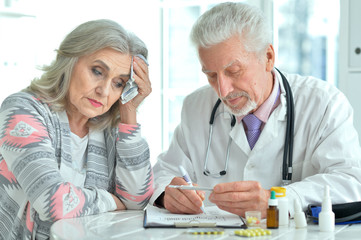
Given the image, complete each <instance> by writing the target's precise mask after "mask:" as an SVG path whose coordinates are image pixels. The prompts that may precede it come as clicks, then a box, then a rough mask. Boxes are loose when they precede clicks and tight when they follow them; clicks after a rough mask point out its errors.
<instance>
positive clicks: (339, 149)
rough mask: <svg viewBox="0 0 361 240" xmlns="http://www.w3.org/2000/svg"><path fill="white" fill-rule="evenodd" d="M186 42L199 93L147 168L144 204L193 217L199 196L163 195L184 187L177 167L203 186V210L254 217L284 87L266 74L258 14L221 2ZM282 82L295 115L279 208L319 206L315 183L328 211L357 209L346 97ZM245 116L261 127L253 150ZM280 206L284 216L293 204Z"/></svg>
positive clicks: (270, 61)
mask: <svg viewBox="0 0 361 240" xmlns="http://www.w3.org/2000/svg"><path fill="white" fill-rule="evenodd" d="M191 39H192V41H193V43H194V44H195V46H196V48H197V50H198V54H199V60H200V63H201V66H202V71H203V73H204V74H205V75H206V76H207V78H208V81H209V86H205V87H202V88H200V89H198V90H196V91H195V92H193V93H191V94H190V95H189V96H187V97H186V98H185V100H184V103H183V108H182V112H181V123H180V124H179V126H178V127H177V128H176V130H175V132H174V136H173V140H172V142H171V144H170V146H169V149H168V150H167V151H166V152H164V153H162V154H161V155H160V156H159V159H158V162H157V163H156V165H155V166H154V174H155V191H154V194H153V197H152V199H151V202H153V203H154V204H155V205H159V206H164V207H165V208H166V209H168V210H169V211H170V212H173V213H200V212H201V210H200V207H201V205H202V200H203V199H204V194H205V193H204V192H202V191H197V192H195V191H190V190H180V189H174V188H169V187H168V185H169V184H171V185H187V183H186V182H185V181H184V180H183V178H182V177H181V176H180V173H179V170H178V166H179V165H182V166H183V167H184V168H185V169H186V171H187V172H188V173H189V175H190V177H191V180H192V181H193V183H195V184H198V185H200V186H208V187H213V191H212V193H211V194H210V195H209V196H207V198H206V199H205V202H204V203H205V205H207V204H212V203H213V204H216V205H217V206H218V207H219V208H221V209H223V210H226V211H229V212H231V213H235V214H238V215H240V216H244V215H245V211H247V210H259V211H261V212H262V217H263V218H264V217H266V209H267V207H268V204H267V201H268V198H269V197H270V188H271V187H272V186H280V185H282V162H283V161H282V160H283V152H284V145H285V134H286V125H287V124H286V123H287V121H286V119H287V107H286V102H287V101H286V93H285V85H284V84H283V82H282V78H281V76H280V73H279V72H278V71H277V70H275V68H274V66H275V52H274V49H273V46H272V44H271V33H270V30H269V28H268V27H267V24H266V22H265V19H264V17H263V15H262V13H261V11H260V10H259V9H257V8H255V7H252V6H249V5H246V4H243V3H221V4H219V5H216V6H215V7H213V8H212V9H210V10H208V11H207V12H205V13H204V14H203V15H202V16H201V17H200V18H199V19H198V21H197V22H196V23H195V25H194V26H193V29H192V32H191ZM281 72H282V70H281ZM283 74H284V75H285V77H286V79H287V80H288V82H289V84H290V86H291V90H292V93H293V97H294V107H295V108H294V113H295V119H294V146H293V174H292V179H291V183H290V184H288V185H286V186H285V188H286V189H287V197H288V198H289V202H290V203H293V200H294V199H297V200H298V201H299V202H300V203H301V205H302V207H303V209H305V208H306V207H307V205H308V204H320V203H321V202H322V198H323V189H324V186H325V185H329V186H330V196H331V200H332V203H333V204H336V203H344V202H350V201H360V200H361V168H360V162H361V151H360V146H359V141H358V135H357V132H356V130H355V128H354V126H353V109H352V107H351V106H350V104H349V102H348V101H347V99H346V97H345V96H344V95H343V94H342V93H341V92H340V91H339V90H338V89H336V88H335V87H334V86H332V85H330V84H328V83H327V82H325V81H322V80H320V79H316V78H313V77H303V76H299V75H295V74H286V73H284V72H283ZM218 98H220V99H221V104H220V105H219V107H218V109H217V112H216V116H215V120H214V126H213V134H212V142H211V145H210V147H209V155H208V160H207V161H206V153H207V145H208V139H209V137H210V136H209V121H210V116H211V112H212V109H213V108H214V105H215V103H216V102H217V99H218ZM232 114H233V115H235V118H236V122H235V125H234V127H233V128H231V121H232V116H231V115H232ZM250 114H253V115H250ZM255 117H256V118H257V119H258V120H260V122H261V123H260V129H259V131H260V135H259V137H258V139H257V140H256V142H255V143H254V142H249V141H248V140H247V137H250V136H248V135H252V134H253V133H254V132H252V131H253V130H251V132H250V133H249V134H248V130H250V129H249V128H250V127H247V125H246V123H245V122H246V118H253V119H254V118H255ZM257 119H256V120H254V121H258V120H257ZM256 135H257V134H256ZM229 140H231V141H229ZM253 141H254V140H253ZM228 144H230V145H229V147H228ZM227 149H229V159H228V160H227ZM226 164H228V167H227V169H226ZM225 169H226V173H224V170H225ZM205 170H208V173H207V174H204V171H205ZM222 171H223V172H222ZM289 205H290V206H289V207H290V208H289V212H290V214H291V217H292V216H293V214H294V210H293V204H289Z"/></svg>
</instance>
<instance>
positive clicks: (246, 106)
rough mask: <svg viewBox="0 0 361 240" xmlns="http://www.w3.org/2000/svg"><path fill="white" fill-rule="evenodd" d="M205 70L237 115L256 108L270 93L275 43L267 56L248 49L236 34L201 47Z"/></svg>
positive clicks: (200, 52) (224, 101)
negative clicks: (214, 43) (250, 51)
mask: <svg viewBox="0 0 361 240" xmlns="http://www.w3.org/2000/svg"><path fill="white" fill-rule="evenodd" d="M198 52H199V58H200V62H201V65H202V71H203V72H204V73H205V74H206V76H207V78H208V82H209V84H210V85H211V86H212V87H213V89H214V90H215V91H216V92H217V94H218V96H219V98H220V99H221V100H222V102H223V103H224V104H225V106H226V107H227V108H228V109H229V110H230V111H231V112H232V113H233V114H235V115H237V116H244V115H246V114H248V113H249V112H253V111H255V110H256V109H257V108H258V107H259V106H260V105H261V104H262V103H263V102H264V101H265V100H266V99H267V98H268V96H269V95H270V93H271V91H272V87H273V77H272V73H271V70H272V69H273V63H274V52H273V47H272V45H270V46H269V48H268V49H267V52H266V53H265V54H264V56H257V55H256V54H255V53H249V52H247V51H246V50H245V49H244V47H243V44H242V43H241V42H240V40H239V38H238V37H237V36H233V37H231V38H230V39H228V40H226V41H224V42H222V43H219V44H217V45H214V46H211V47H208V48H199V49H198Z"/></svg>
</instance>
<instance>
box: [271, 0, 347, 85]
mask: <svg viewBox="0 0 361 240" xmlns="http://www.w3.org/2000/svg"><path fill="white" fill-rule="evenodd" d="M273 4H274V11H273V29H274V45H275V50H276V56H277V60H276V66H279V68H280V69H281V70H284V71H287V72H289V73H298V74H300V75H312V76H315V77H318V78H321V79H323V80H327V81H328V82H330V83H333V84H335V85H337V76H338V66H337V56H338V51H337V49H338V30H339V9H340V6H339V0H330V1H327V2H325V1H322V0H307V1H298V0H277V1H273Z"/></svg>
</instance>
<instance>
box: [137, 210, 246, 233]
mask: <svg viewBox="0 0 361 240" xmlns="http://www.w3.org/2000/svg"><path fill="white" fill-rule="evenodd" d="M215 226H217V227H237V228H241V227H243V228H245V227H246V224H245V223H244V221H243V219H242V218H241V217H239V216H238V215H235V214H232V213H229V212H226V211H223V210H221V209H219V208H218V207H217V206H208V207H205V213H202V214H173V213H170V212H169V211H168V210H166V209H164V208H158V207H155V206H152V205H148V206H147V209H146V210H145V212H144V227H215Z"/></svg>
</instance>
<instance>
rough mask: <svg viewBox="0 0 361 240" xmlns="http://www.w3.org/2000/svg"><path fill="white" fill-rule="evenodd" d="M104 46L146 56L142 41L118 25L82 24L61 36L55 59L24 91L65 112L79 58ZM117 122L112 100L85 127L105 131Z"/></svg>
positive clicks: (114, 105)
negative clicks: (102, 112) (104, 111)
mask: <svg viewBox="0 0 361 240" xmlns="http://www.w3.org/2000/svg"><path fill="white" fill-rule="evenodd" d="M107 47H110V48H113V49H115V50H117V51H119V52H121V53H124V54H129V55H136V54H141V55H143V56H144V57H145V58H147V56H148V50H147V48H146V46H145V44H144V42H143V41H141V40H140V39H139V38H138V37H137V36H136V35H134V34H133V33H131V32H128V31H126V30H125V29H124V28H123V27H122V26H120V25H119V24H118V23H116V22H114V21H111V20H107V19H100V20H94V21H89V22H85V23H83V24H81V25H79V26H78V27H76V28H75V29H74V30H73V31H72V32H70V33H69V34H68V35H67V36H66V37H65V39H64V40H63V42H62V43H61V44H60V47H59V49H58V50H57V56H56V59H55V60H54V61H53V62H52V63H51V64H50V65H48V66H44V67H43V68H42V70H43V71H44V74H43V75H42V76H41V77H40V78H38V79H34V80H33V81H32V82H31V84H30V86H29V87H28V88H26V89H25V90H24V91H28V92H32V93H35V94H36V95H38V96H39V97H40V98H42V100H43V101H44V102H46V103H48V104H49V105H50V106H51V107H52V109H53V110H55V111H63V110H66V109H67V107H68V105H69V103H68V90H69V85H70V78H71V74H72V71H73V68H74V65H75V64H76V62H77V61H78V59H79V57H82V56H85V55H90V54H92V53H94V52H96V51H98V50H101V49H104V48H107ZM119 121H120V117H119V101H116V102H115V103H114V104H113V106H112V107H111V108H110V109H109V111H108V112H106V113H104V114H103V115H101V116H97V117H95V118H93V119H90V120H89V125H91V126H93V127H95V128H97V129H105V128H107V127H115V126H117V124H118V123H119Z"/></svg>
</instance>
